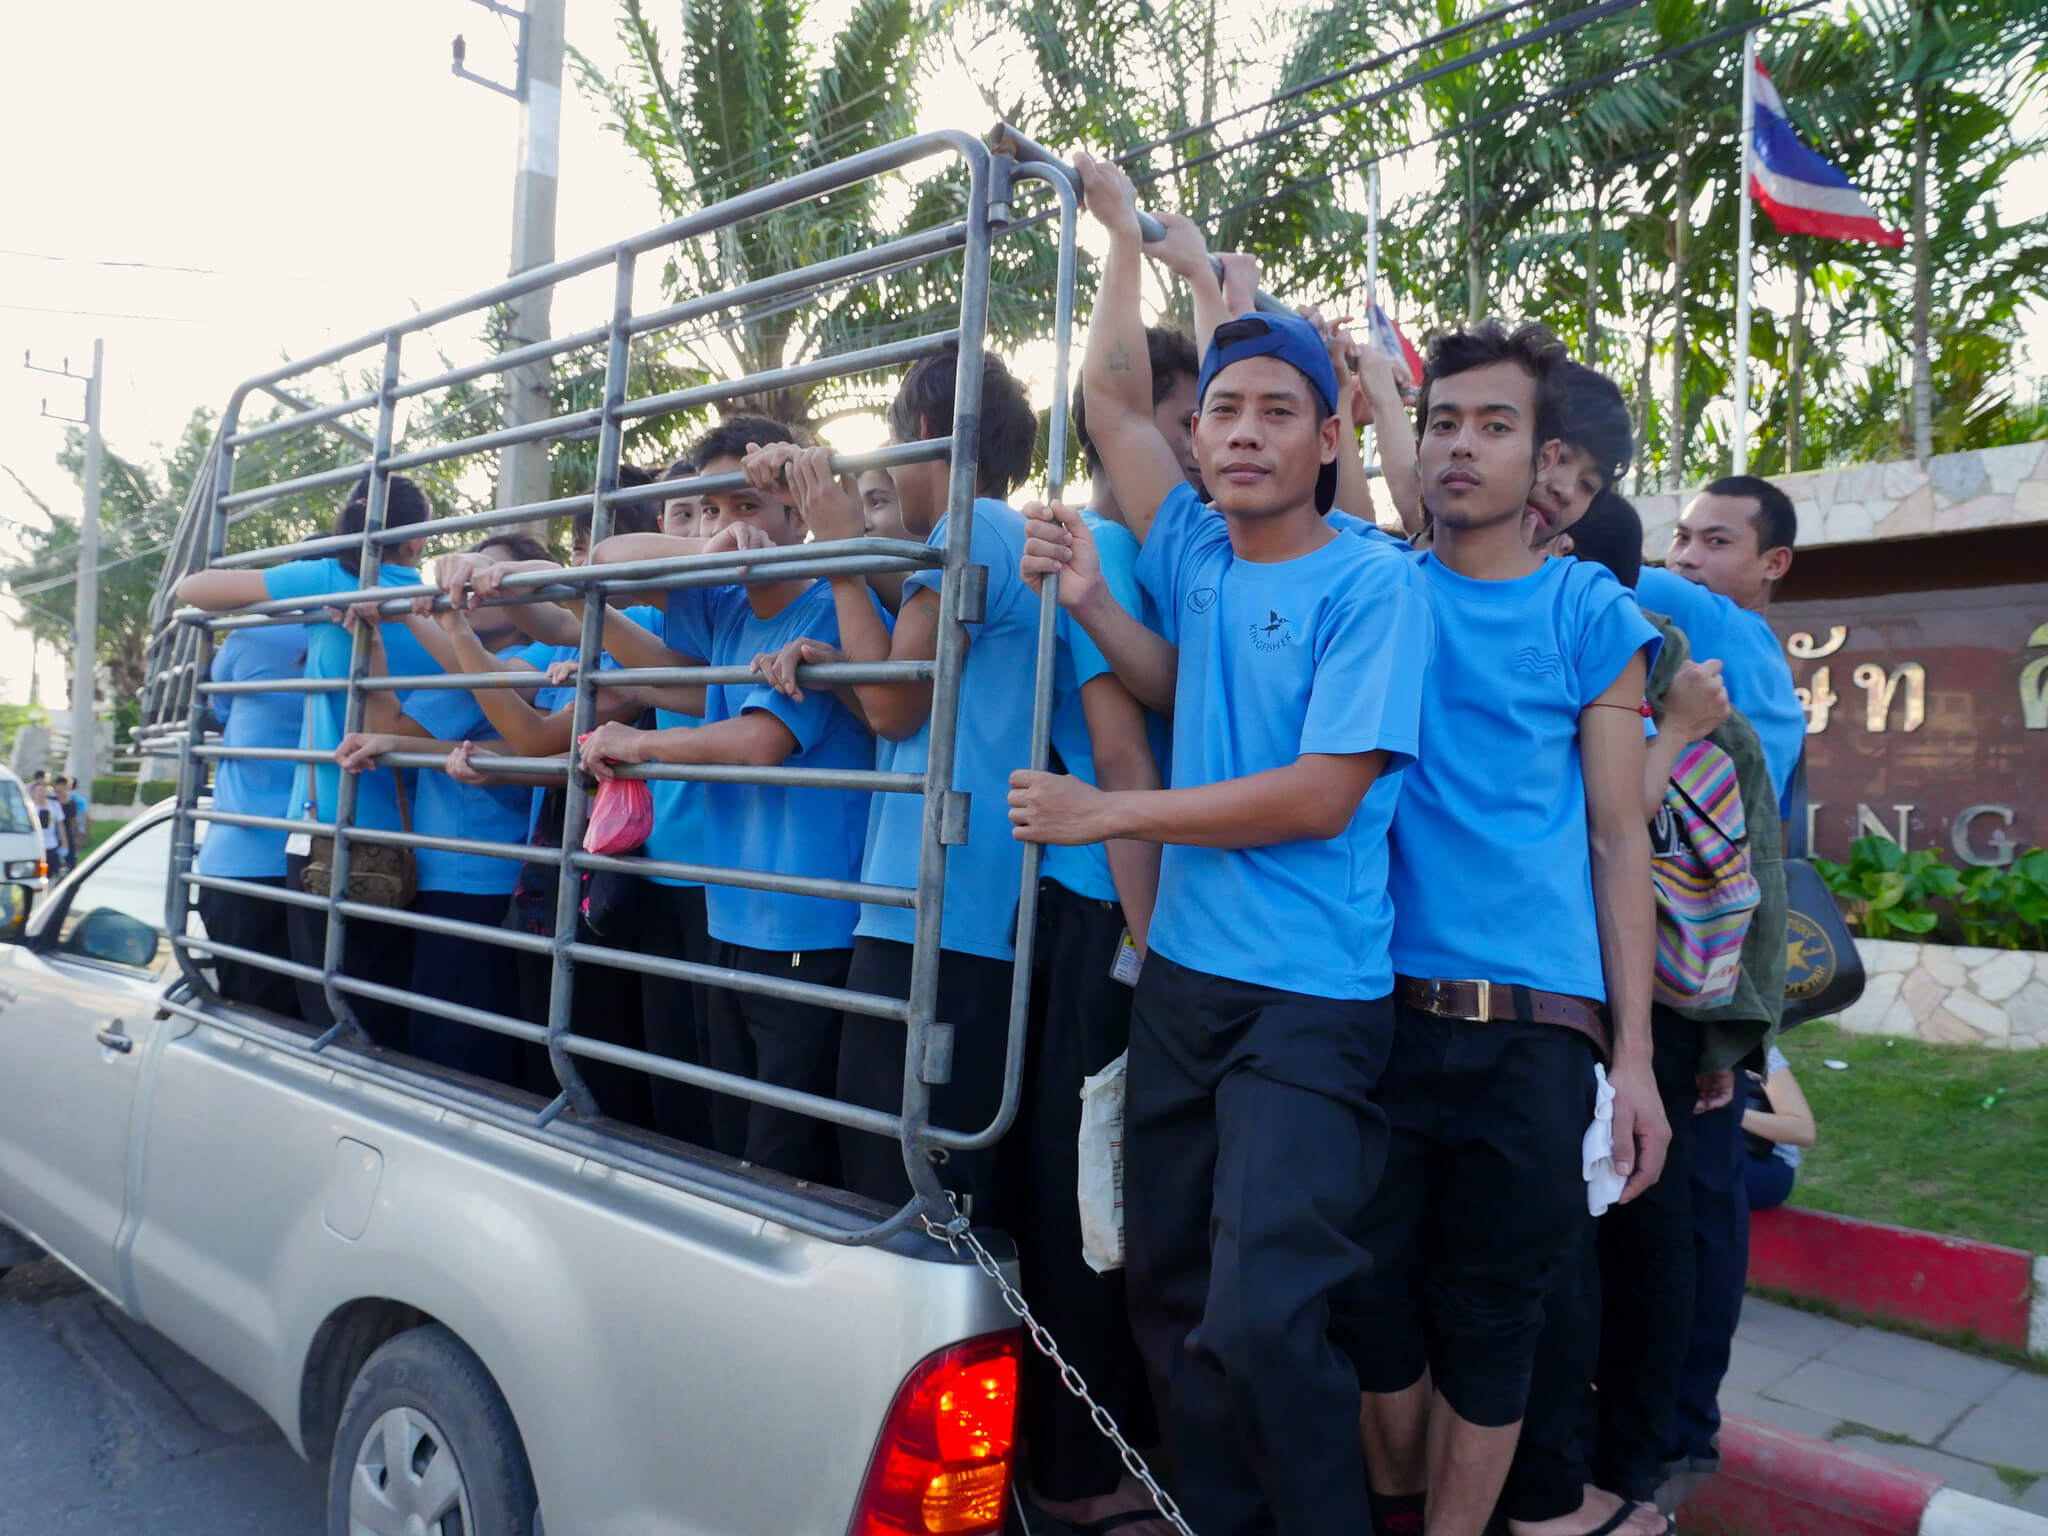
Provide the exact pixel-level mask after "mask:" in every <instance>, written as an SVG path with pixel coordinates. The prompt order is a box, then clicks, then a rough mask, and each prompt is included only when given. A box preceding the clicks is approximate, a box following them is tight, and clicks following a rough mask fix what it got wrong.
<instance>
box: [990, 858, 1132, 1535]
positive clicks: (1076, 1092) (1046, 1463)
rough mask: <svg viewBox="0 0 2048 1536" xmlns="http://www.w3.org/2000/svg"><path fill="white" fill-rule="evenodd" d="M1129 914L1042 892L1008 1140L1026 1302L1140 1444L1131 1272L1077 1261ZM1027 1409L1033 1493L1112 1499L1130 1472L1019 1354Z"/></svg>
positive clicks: (1122, 1015)
mask: <svg viewBox="0 0 2048 1536" xmlns="http://www.w3.org/2000/svg"><path fill="white" fill-rule="evenodd" d="M1123 933H1124V914H1123V909H1122V908H1121V907H1119V906H1118V905H1117V904H1116V903H1115V902H1113V901H1093V900H1090V899H1089V898H1088V897H1086V896H1079V895H1076V894H1075V893H1074V892H1072V891H1070V890H1068V889H1067V888H1066V887H1065V886H1063V885H1061V884H1059V883H1058V882H1057V881H1053V880H1043V881H1040V882H1039V886H1038V947H1037V955H1036V963H1035V965H1034V967H1033V972H1032V978H1031V1032H1030V1035H1029V1038H1028V1040H1027V1042H1026V1046H1025V1055H1024V1096H1023V1100H1022V1103H1021V1104H1020V1105H1019V1108H1018V1120H1017V1126H1016V1129H1015V1130H1013V1131H1012V1132H1011V1133H1010V1135H1009V1137H1008V1138H1006V1139H1005V1141H1004V1142H1003V1149H1004V1153H1005V1156H1006V1158H1007V1165H1006V1166H1007V1173H1006V1183H1007V1184H1008V1187H1009V1188H1010V1189H1011V1190H1013V1191H1014V1192H1015V1200H1014V1204H1015V1208H1016V1212H1017V1219H1016V1225H1015V1234H1016V1240H1017V1258H1018V1262H1019V1264H1020V1265H1021V1266H1022V1269H1023V1279H1024V1293H1025V1295H1027V1296H1029V1297H1030V1298H1031V1306H1032V1309H1033V1310H1034V1311H1035V1312H1036V1313H1037V1314H1038V1317H1039V1320H1040V1321H1042V1322H1043V1323H1044V1324H1045V1326H1046V1327H1047V1328H1048V1329H1050V1330H1051V1331H1052V1334H1053V1337H1055V1338H1056V1339H1058V1340H1059V1341H1060V1351H1061V1353H1062V1354H1064V1355H1065V1356H1066V1357H1067V1359H1068V1361H1069V1362H1071V1363H1072V1364H1073V1366H1074V1368H1075V1369H1076V1370H1078V1371H1079V1372H1080V1373H1081V1375H1082V1376H1083V1377H1084V1378H1085V1379H1086V1380H1087V1382H1088V1388H1089V1391H1090V1392H1091V1393H1093V1395H1094V1397H1095V1400H1096V1401H1097V1402H1098V1403H1100V1404H1102V1406H1103V1407H1104V1408H1106V1409H1107V1410H1108V1411H1109V1413H1110V1415H1111V1416H1112V1417H1113V1418H1115V1420H1116V1422H1117V1424H1118V1425H1119V1426H1120V1427H1121V1428H1122V1429H1123V1431H1124V1434H1125V1436H1126V1437H1127V1438H1129V1439H1130V1440H1131V1441H1132V1442H1133V1443H1134V1444H1138V1445H1145V1444H1149V1443H1150V1442H1151V1441H1153V1440H1154V1439H1156V1438H1157V1435H1158V1430H1157V1426H1156V1423H1155V1416H1154V1414H1153V1411H1152V1394H1151V1390H1150V1388H1149V1387H1148V1386H1147V1385H1146V1382H1145V1368H1144V1365H1143V1363H1142V1361H1141V1360H1140V1359H1139V1357H1138V1346H1137V1342H1136V1340H1135V1339H1134V1338H1133V1337H1132V1335H1131V1324H1130V1317H1129V1315H1128V1313H1127V1311H1126V1306H1125V1300H1124V1275H1123V1271H1122V1270H1111V1271H1110V1272H1109V1273H1108V1274H1106V1275H1098V1274H1097V1273H1096V1272H1095V1271H1094V1270H1092V1269H1090V1268H1089V1267H1088V1263H1087V1261H1086V1260H1085V1259H1083V1258H1082V1257H1081V1215H1080V1208H1079V1205H1078V1204H1077V1202H1076V1199H1075V1188H1076V1186H1077V1184H1078V1183H1079V1180H1080V1157H1079V1150H1078V1148H1079V1138H1080V1134H1081V1084H1082V1082H1083V1081H1084V1080H1085V1079H1087V1078H1089V1077H1092V1076H1093V1075H1094V1074H1095V1073H1097V1072H1100V1071H1101V1070H1102V1069H1103V1068H1104V1067H1106V1066H1108V1065H1109V1064H1110V1063H1111V1062H1112V1061H1114V1060H1116V1058H1117V1057H1118V1056H1120V1055H1122V1054H1123V1052H1124V1049H1125V1048H1126V1047H1127V1046H1128V1045H1129V1044H1130V1040H1131V999H1132V991H1131V988H1130V987H1129V986H1127V985H1126V984H1125V983H1123V982H1120V981H1117V980H1115V979H1114V978H1113V977H1111V975H1110V967H1111V965H1112V964H1114V963H1115V960H1116V954H1117V946H1118V945H1119V943H1120V942H1121V941H1122V939H1123ZM1023 1386H1024V1391H1023V1397H1022V1401H1021V1403H1020V1405H1019V1412H1020V1415H1021V1418H1022V1428H1023V1439H1024V1446H1025V1454H1026V1456H1027V1457H1028V1459H1029V1464H1030V1475H1031V1486H1032V1487H1033V1488H1034V1489H1035V1490H1036V1491H1037V1492H1038V1493H1039V1494H1040V1495H1041V1496H1043V1497H1045V1498H1048V1499H1057V1500H1061V1501H1065V1500H1070V1499H1086V1498H1094V1497H1096V1496H1098V1495H1101V1494H1105V1493H1110V1492H1113V1491H1114V1490H1115V1488H1116V1486H1117V1483H1118V1481H1119V1479H1120V1478H1121V1477H1122V1476H1123V1462H1122V1461H1121V1459H1120V1458H1119V1457H1118V1456H1117V1453H1116V1448H1115V1447H1114V1446H1112V1445H1111V1444H1110V1443H1109V1441H1108V1440H1106V1439H1104V1438H1103V1436H1102V1432H1101V1431H1100V1430H1098V1429H1096V1427H1095V1425H1094V1423H1093V1422H1092V1421H1091V1420H1090V1418H1089V1416H1088V1410H1087V1408H1086V1407H1085V1406H1083V1405H1082V1403H1081V1402H1080V1401H1079V1400H1078V1399H1077V1398H1075V1397H1074V1396H1073V1395H1072V1394H1071V1393H1069V1392H1068V1391H1067V1389H1066V1388H1065V1387H1064V1386H1063V1385H1062V1384H1061V1382H1060V1373H1059V1371H1058V1369H1057V1368H1056V1367H1055V1366H1054V1365H1053V1364H1052V1362H1051V1361H1050V1360H1048V1359H1046V1357H1045V1356H1044V1355H1041V1354H1040V1353H1039V1352H1038V1351H1037V1350H1035V1349H1034V1350H1027V1351H1026V1352H1025V1356H1024V1380H1023Z"/></svg>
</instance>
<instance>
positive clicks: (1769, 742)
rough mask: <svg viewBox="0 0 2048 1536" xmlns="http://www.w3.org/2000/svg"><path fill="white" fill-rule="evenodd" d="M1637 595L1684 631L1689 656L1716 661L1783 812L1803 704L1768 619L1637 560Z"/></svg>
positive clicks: (1801, 742)
mask: <svg viewBox="0 0 2048 1536" xmlns="http://www.w3.org/2000/svg"><path fill="white" fill-rule="evenodd" d="M1636 601H1637V602H1639V603H1641V604H1642V605H1643V606H1644V607H1645V608H1647V609H1649V610H1650V612H1652V613H1661V614H1663V615H1664V616H1665V617H1666V618H1668V619H1669V620H1671V622H1672V623H1674V624H1676V625H1677V626H1678V627H1679V628H1680V629H1682V630H1684V631H1685V638H1686V640H1687V642H1688V643H1689V644H1690V645H1691V647H1692V659H1693V660H1694V661H1709V660H1719V661H1720V663H1721V681H1722V682H1723V683H1724V684H1726V685H1727V688H1728V702H1729V703H1730V704H1732V705H1734V706H1735V708H1737V709H1739V710H1741V711H1742V714H1743V717H1744V718H1745V719H1747V720H1748V721H1749V723H1750V724H1751V725H1753V726H1755V727H1756V735H1757V740H1758V741H1759V742H1761V743H1762V745H1763V749H1764V761H1765V762H1766V763H1767V764H1768V765H1769V766H1770V770H1771V783H1772V784H1773V785H1774V786H1776V788H1777V791H1778V807H1779V814H1780V815H1783V814H1784V806H1785V801H1786V799H1787V797H1788V796H1789V795H1790V794H1791V792H1792V770H1793V769H1794V768H1796V767H1798V766H1799V754H1800V753H1801V752H1804V751H1805V750H1806V711H1805V710H1804V709H1802V708H1801V707H1800V705H1799V696H1798V695H1797V694H1796V693H1794V692H1793V691H1792V689H1793V683H1792V664H1791V663H1790V662H1788V661H1787V660H1786V659H1785V649H1784V647H1783V646H1781V645H1779V644H1778V637H1777V635H1775V634H1774V633H1772V631H1771V626H1770V624H1769V622H1768V621H1766V620H1765V618H1764V616H1763V615H1762V614H1760V613H1752V612H1750V611H1749V610H1748V609H1747V608H1744V607H1742V606H1741V605H1740V604H1738V603H1736V602H1735V601H1734V600H1733V599H1731V598H1726V597H1723V596H1721V594H1720V593H1718V592H1711V591H1709V590H1708V589H1707V588H1705V587H1703V586H1701V585H1700V584H1699V583H1698V582H1696V581H1687V580H1686V579H1685V578H1684V577H1683V576H1680V575H1679V574H1678V573H1677V572H1675V571H1667V570H1663V569H1660V568H1659V567H1657V566H1654V565H1646V566H1644V567H1643V573H1642V575H1641V576H1640V577H1638V578H1637V580H1636Z"/></svg>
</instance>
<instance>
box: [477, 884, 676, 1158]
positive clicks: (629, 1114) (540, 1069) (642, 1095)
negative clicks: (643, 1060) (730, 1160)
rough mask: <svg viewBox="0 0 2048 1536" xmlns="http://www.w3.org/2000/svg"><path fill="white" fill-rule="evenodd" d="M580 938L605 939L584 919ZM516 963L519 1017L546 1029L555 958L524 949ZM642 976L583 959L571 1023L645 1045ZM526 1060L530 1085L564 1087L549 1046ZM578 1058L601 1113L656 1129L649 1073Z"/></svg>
mask: <svg viewBox="0 0 2048 1536" xmlns="http://www.w3.org/2000/svg"><path fill="white" fill-rule="evenodd" d="M648 889H650V890H651V889H653V887H652V886H649V887H648ZM636 921H637V920H636ZM577 937H578V938H580V939H581V940H582V941H583V942H584V943H586V944H598V943H603V942H604V941H603V940H601V939H599V938H598V937H597V935H596V934H594V933H592V932H591V931H590V927H589V925H588V924H587V923H581V922H579V924H578V927H577ZM512 964H513V967H514V969H515V970H516V971H517V972H518V976H519V1016H520V1017H521V1018H523V1019H524V1020H526V1022H527V1023H529V1024H537V1025H539V1026H540V1027H541V1028H543V1029H545V1028H547V1023H548V1007H549V1004H550V1002H551V1000H552V995H553V987H554V974H555V972H554V961H553V960H551V959H550V958H549V957H548V956H546V955H535V954H527V953H524V952H519V953H516V954H514V955H513V956H512ZM641 979H642V978H641V975H640V973H639V972H638V971H628V970H622V969H620V968H619V967H618V966H614V965H599V964H596V963H594V962H589V963H586V962H581V961H579V962H578V963H577V966H576V990H575V992H574V993H573V994H572V995H571V997H570V1003H569V1009H570V1011H569V1028H570V1029H571V1030H572V1031H573V1032H574V1033H576V1034H579V1035H582V1036H583V1037H584V1038H586V1039H590V1040H602V1041H604V1042H606V1043H607V1044H609V1045H624V1046H630V1047H631V1048H632V1049H634V1050H636V1051H638V1050H645V1049H646V1047H647V1037H646V1034H645V1033H644V1032H643V1030H642V1028H641V1023H640V983H641ZM525 1059H526V1086H527V1087H528V1088H529V1089H531V1090H532V1091H533V1092H535V1093H538V1094H541V1095H543V1096H545V1097H547V1098H550V1099H551V1098H553V1097H554V1096H555V1095H556V1094H558V1093H560V1092H561V1089H562V1085H561V1081H560V1079H558V1078H557V1077H556V1076H555V1069H554V1066H553V1065H552V1064H551V1063H550V1061H549V1060H548V1052H547V1047H546V1046H544V1045H528V1046H527V1047H526V1050H525ZM575 1060H576V1070H577V1071H578V1072H580V1073H581V1074H582V1075H583V1085H584V1086H585V1087H586V1088H588V1089H589V1090H590V1093H591V1097H593V1098H595V1099H596V1100H597V1107H598V1110H599V1111H600V1112H601V1113H603V1114H605V1115H608V1116H609V1117H611V1118H612V1119H614V1120H620V1121H623V1122H625V1123H626V1124H627V1125H636V1126H639V1127H640V1128H641V1129H642V1130H649V1131H651V1130H653V1129H654V1100H653V1096H652V1094H651V1093H650V1091H649V1088H648V1083H649V1078H648V1075H647V1074H646V1073H645V1072H639V1071H635V1070H634V1069H633V1068H631V1067H620V1066H614V1065H613V1064H612V1063H611V1062H608V1061H594V1060H592V1059H591V1058H590V1057H588V1056H578V1057H576V1058H575Z"/></svg>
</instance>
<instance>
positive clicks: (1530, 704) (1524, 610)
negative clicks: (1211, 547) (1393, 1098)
mask: <svg viewBox="0 0 2048 1536" xmlns="http://www.w3.org/2000/svg"><path fill="white" fill-rule="evenodd" d="M1416 569H1418V570H1419V571H1420V572H1421V573H1422V576H1423V577H1424V579H1425V581H1426V583H1427V586H1428V591H1429V599H1430V606H1431V608H1432V609H1433V610H1434V612H1435V614H1436V633H1437V651H1436V665H1435V666H1434V667H1433V668H1431V670H1430V674H1429V678H1428V681H1427V683H1426V685H1425V687H1424V690H1423V699H1422V739H1423V742H1424V744H1425V745H1424V750H1423V753H1422V756H1421V758H1420V759H1419V760H1418V761H1417V762H1416V764H1415V766H1414V767H1412V768H1410V769H1409V770H1408V772H1407V775H1406V778H1407V784H1406V787H1405V788H1404V789H1403V791H1402V794H1401V803H1400V807H1399V809H1398V810H1397V811H1396V812H1395V814H1394V859H1393V874H1392V877H1391V881H1390V885H1391V889H1392V891H1393V897H1394V969H1395V970H1396V971H1397V972H1398V973H1399V974H1401V975H1403V976H1415V977H1420V978H1422V979H1424V980H1438V981H1474V980H1485V981H1492V982H1504V983H1514V984H1519V985H1522V986H1529V987H1535V988H1538V989H1539V990H1542V991H1547V992H1564V993H1568V994H1570V995H1572V996H1574V997H1589V998H1593V999H1596V1000H1604V999H1605V998H1606V996H1607V983H1606V977H1605V972H1603V971H1602V969H1601V965H1600V934H1599V929H1598V926H1597V924H1596V923H1595V921H1594V911H1593V872H1592V855H1591V850H1590V846H1589V844H1588V842H1587V825H1586V789H1585V777H1584V773H1583V770H1582V766H1581V761H1580V756H1579V712H1580V711H1581V710H1582V709H1584V708H1585V707H1586V706H1587V705H1588V704H1590V703H1591V702H1592V701H1593V700H1595V699H1597V698H1598V697H1599V696H1600V695H1601V694H1602V693H1604V692H1606V690H1607V688H1608V687H1609V686H1610V685H1611V684H1612V683H1613V682H1614V680H1615V678H1617V677H1619V676H1620V675H1621V672H1622V670H1623V668H1625V667H1626V666H1627V665H1628V663H1629V661H1630V659H1631V658H1633V657H1634V656H1636V655H1637V654H1638V653H1642V654H1643V655H1645V656H1646V658H1647V659H1648V660H1649V662H1651V663H1652V664H1654V663H1655V661H1656V655H1657V647H1658V639H1657V632H1656V631H1655V630H1654V629H1652V628H1651V627H1650V624H1649V621H1648V620H1646V619H1645V618H1644V617H1643V615H1642V612H1641V610H1640V609H1638V608H1637V607H1636V604H1635V601H1634V598H1633V596H1632V595H1631V594H1630V592H1629V590H1628V589H1627V588H1626V587H1624V586H1622V584H1621V583H1620V582H1618V581H1616V580H1615V579H1614V577H1613V576H1612V575H1611V574H1610V573H1609V572H1608V571H1607V569H1606V568H1605V567H1604V566H1598V565H1594V564H1591V563H1590V562H1588V561H1584V560H1545V561H1544V562H1543V563H1542V564H1541V565H1539V566H1538V567H1537V568H1536V570H1535V571H1533V572H1532V573H1531V574H1529V575H1527V576H1523V577H1519V578H1517V579H1516V580H1513V581H1474V580H1472V579H1471V578H1469V577H1465V576H1460V575H1458V574H1457V573H1456V572H1455V571H1452V570H1450V569H1448V568H1447V567H1445V566H1444V564H1443V563H1442V562H1441V561H1440V560H1438V559H1437V558H1436V556H1435V555H1433V554H1429V555H1424V556H1423V557H1422V559H1421V560H1420V561H1419V562H1417V565H1416Z"/></svg>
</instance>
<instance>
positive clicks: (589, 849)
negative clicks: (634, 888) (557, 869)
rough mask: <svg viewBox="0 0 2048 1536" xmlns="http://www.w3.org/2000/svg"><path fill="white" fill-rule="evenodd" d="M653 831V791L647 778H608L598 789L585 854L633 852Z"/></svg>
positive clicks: (585, 837) (586, 835) (585, 835)
mask: <svg viewBox="0 0 2048 1536" xmlns="http://www.w3.org/2000/svg"><path fill="white" fill-rule="evenodd" d="M653 830H654V792H653V791H652V790H650V789H649V788H648V787H647V781H646V780H645V779H606V780H605V781H604V782H603V783H601V784H599V785H598V786H597V799H596V800H595V801H594V802H593V803H592V805H591V807H590V824H589V825H588V826H586V827H585V828H584V829H583V851H584V852H585V853H604V854H611V855H613V856H617V855H619V854H626V853H631V852H632V851H633V850H634V849H635V848H638V847H639V846H640V845H641V844H642V843H644V842H646V841H647V834H648V833H650V832H652V831H653Z"/></svg>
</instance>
